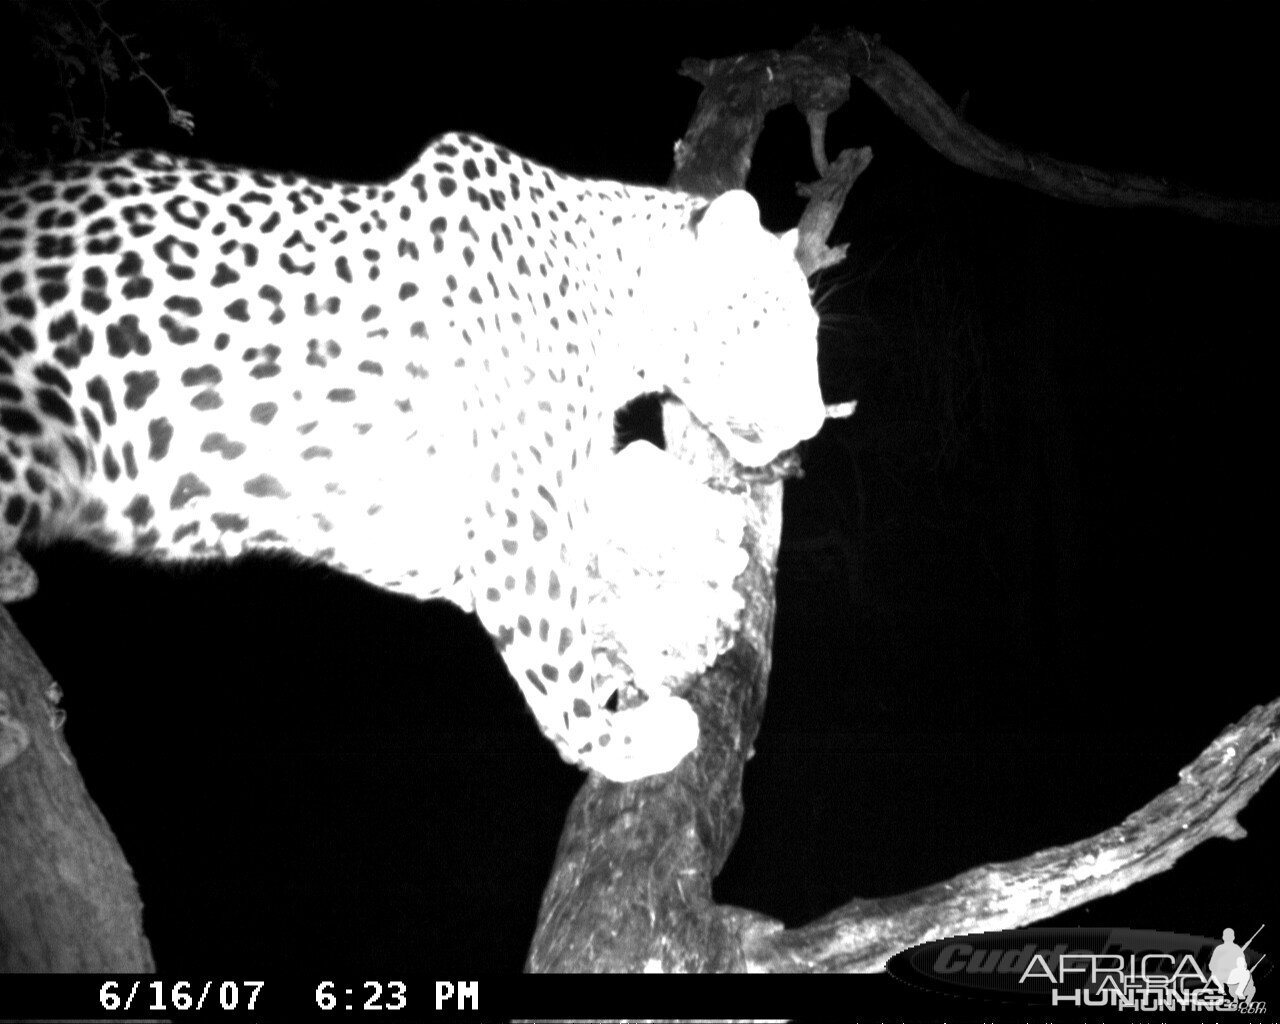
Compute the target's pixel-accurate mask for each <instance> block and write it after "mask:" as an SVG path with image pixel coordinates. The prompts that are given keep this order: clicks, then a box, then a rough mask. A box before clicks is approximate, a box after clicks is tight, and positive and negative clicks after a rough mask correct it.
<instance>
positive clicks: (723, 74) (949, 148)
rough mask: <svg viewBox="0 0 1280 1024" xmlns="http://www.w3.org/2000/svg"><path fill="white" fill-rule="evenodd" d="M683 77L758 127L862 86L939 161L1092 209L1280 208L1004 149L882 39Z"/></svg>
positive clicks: (1239, 217) (810, 48)
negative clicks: (749, 111)
mask: <svg viewBox="0 0 1280 1024" xmlns="http://www.w3.org/2000/svg"><path fill="white" fill-rule="evenodd" d="M681 73H682V74H685V75H687V76H688V77H690V78H693V79H696V80H697V81H699V82H702V83H703V84H708V83H711V82H715V83H716V84H717V88H718V90H720V91H723V92H726V93H727V94H728V95H729V96H730V97H731V99H730V101H729V102H730V105H731V106H732V107H733V108H734V110H735V113H736V114H737V117H738V122H739V123H741V122H742V121H743V120H745V119H744V118H743V117H742V115H741V114H740V113H738V109H739V108H741V107H742V105H743V104H744V102H745V98H746V97H749V96H754V97H756V98H757V99H758V100H759V102H760V103H761V104H762V106H761V113H760V116H761V117H763V115H764V113H766V112H767V111H768V110H772V109H774V108H775V107H778V106H782V105H785V104H786V103H795V104H796V106H797V107H799V108H800V110H801V111H802V112H804V113H805V114H806V116H809V117H813V116H814V115H815V114H822V115H825V114H827V113H829V112H830V111H832V110H834V109H836V108H837V107H839V106H840V105H841V104H842V103H843V102H844V100H845V99H846V98H847V97H848V92H849V87H850V80H851V79H852V78H857V79H858V80H859V81H861V82H862V83H863V84H864V85H865V86H867V87H868V88H869V89H871V90H872V91H873V92H874V93H875V94H876V95H877V96H879V97H880V99H881V100H882V101H883V102H884V103H885V104H886V105H887V106H888V107H889V109H890V110H892V111H893V112H894V113H895V114H896V115H897V116H898V117H899V118H900V119H901V120H902V121H903V123H905V124H906V125H907V126H908V127H910V128H911V129H912V130H913V131H915V132H916V134H918V135H919V136H920V138H921V139H923V140H924V141H925V142H926V143H927V144H928V145H929V146H930V147H931V148H932V149H933V150H934V151H935V152H937V153H939V154H940V155H941V156H943V157H945V158H946V159H948V160H950V161H951V162H952V163H954V164H957V165H958V166H960V167H964V168H966V169H968V170H971V171H974V172H976V173H978V174H982V175H984V176H986V177H989V178H997V179H1000V180H1002V181H1008V182H1012V183H1013V184H1016V185H1021V186H1022V187H1024V188H1029V189H1033V190H1034V191H1037V192H1043V193H1045V194H1046V195H1051V196H1054V197H1056V198H1058V199H1065V200H1067V201H1069V202H1074V203H1084V204H1087V205H1090V206H1107V207H1116V208H1136V207H1146V208H1150V209H1161V210H1176V211H1180V212H1182V213H1189V214H1192V215H1193V216H1196V217H1202V218H1204V219H1206V220H1212V221H1218V222H1221V223H1226V224H1242V225H1250V226H1266V227H1274V226H1276V225H1278V224H1280V202H1278V201H1275V200H1266V199H1258V200H1254V199H1235V198H1230V197H1226V196H1219V195H1214V194H1212V193H1208V192H1204V191H1202V190H1199V189H1195V188H1192V187H1190V186H1188V185H1185V184H1180V183H1178V182H1171V181H1166V180H1165V179H1163V178H1160V177H1155V176H1152V175H1144V174H1122V173H1118V172H1115V171H1106V170H1102V169H1100V168H1097V167H1091V166H1089V165H1087V164H1080V163H1072V162H1070V161H1067V160H1059V159H1058V158H1056V157H1053V156H1049V155H1047V154H1044V153H1032V152H1028V151H1027V150H1024V149H1020V148H1018V147H1017V146H1014V145H1010V144H1007V143H1004V142H1000V141H999V140H997V139H994V138H992V137H991V136H990V135H987V134H986V133H984V132H982V131H980V130H979V129H977V128H975V127H974V126H973V125H971V124H969V123H968V122H966V121H965V120H964V118H963V115H962V113H961V112H960V110H958V109H952V107H951V106H950V105H949V104H947V103H946V101H945V100H943V98H942V97H941V96H939V95H938V93H937V92H936V91H935V90H934V89H933V88H932V87H931V86H930V85H929V83H928V82H926V81H925V80H924V78H923V77H922V76H921V75H920V73H919V72H917V71H916V70H915V68H913V67H912V66H911V65H910V64H909V63H908V62H907V61H906V60H904V59H903V58H902V57H901V56H900V55H899V54H897V53H895V52H894V51H893V50H891V49H889V47H887V46H885V45H884V44H883V43H881V42H880V40H879V39H878V38H877V37H876V36H874V35H867V34H865V33H862V32H858V31H857V30H855V29H852V28H850V29H847V30H845V32H843V33H832V34H823V33H815V34H814V35H812V36H810V37H809V38H808V39H805V40H804V41H802V42H801V43H800V44H799V45H798V46H796V47H795V48H794V49H793V50H791V51H790V52H788V53H785V54H780V53H779V52H778V51H776V50H769V51H765V52H764V53H760V54H748V55H745V56H741V57H735V58H732V59H727V60H709V61H708V60H689V61H686V62H685V63H684V65H683V66H682V68H681ZM753 81H754V82H756V83H757V84H756V85H755V86H754V88H753V87H752V85H751V83H752V82H753ZM961 106H963V104H961ZM704 116H705V115H704ZM748 159H749V158H748ZM819 167H820V168H821V165H819Z"/></svg>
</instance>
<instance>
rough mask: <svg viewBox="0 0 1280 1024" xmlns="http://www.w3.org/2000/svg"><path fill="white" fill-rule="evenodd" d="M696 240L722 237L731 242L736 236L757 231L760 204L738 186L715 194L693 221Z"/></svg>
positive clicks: (729, 243) (758, 230) (724, 240)
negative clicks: (697, 218) (698, 217)
mask: <svg viewBox="0 0 1280 1024" xmlns="http://www.w3.org/2000/svg"><path fill="white" fill-rule="evenodd" d="M694 232H695V234H696V235H697V236H698V240H699V241H702V240H704V239H705V240H708V241H712V242H717V241H722V240H723V242H724V243H725V244H727V245H732V244H734V243H735V241H736V240H737V239H740V238H742V237H746V236H748V235H750V236H754V235H758V234H759V233H760V207H759V206H758V205H756V200H755V197H754V196H753V195H752V194H751V193H750V192H745V191H743V190H742V189H740V188H735V189H732V190H731V191H729V192H725V193H723V194H721V195H718V196H716V197H715V198H714V199H713V200H711V202H710V203H709V204H708V205H707V207H706V209H704V210H703V211H702V217H701V218H700V219H699V220H697V221H696V222H695V223H694Z"/></svg>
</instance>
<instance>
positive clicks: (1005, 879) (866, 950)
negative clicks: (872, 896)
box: [744, 699, 1280, 972]
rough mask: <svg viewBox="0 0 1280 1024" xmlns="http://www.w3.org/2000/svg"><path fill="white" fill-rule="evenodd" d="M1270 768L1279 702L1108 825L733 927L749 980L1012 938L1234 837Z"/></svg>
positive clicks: (1277, 740)
mask: <svg viewBox="0 0 1280 1024" xmlns="http://www.w3.org/2000/svg"><path fill="white" fill-rule="evenodd" d="M1277 768H1280V699H1277V700H1274V701H1272V702H1271V703H1270V704H1268V705H1266V706H1265V707H1256V708H1254V709H1253V710H1252V711H1250V712H1249V713H1248V714H1247V715H1245V716H1244V718H1242V719H1241V720H1240V721H1239V722H1237V723H1235V724H1234V725H1232V726H1230V727H1228V728H1227V729H1226V730H1224V731H1223V733H1222V734H1221V735H1220V736H1219V737H1218V738H1217V739H1216V740H1214V741H1213V742H1212V743H1211V744H1210V745H1209V746H1208V747H1207V748H1206V749H1205V751H1204V752H1203V753H1202V754H1201V755H1200V756H1199V757H1198V758H1196V760H1195V761H1193V762H1192V763H1191V764H1189V765H1187V766H1186V767H1185V768H1183V769H1182V770H1181V771H1180V772H1179V773H1178V784H1177V785H1176V786H1173V787H1172V788H1171V789H1168V790H1166V791H1165V792H1164V793H1162V794H1160V796H1158V797H1156V798H1155V799H1154V800H1152V801H1151V802H1150V803H1149V804H1147V805H1146V806H1145V807H1143V808H1141V809H1140V810H1137V811H1135V812H1134V813H1133V814H1131V815H1129V817H1127V818H1125V820H1124V821H1122V822H1121V823H1120V824H1119V825H1116V826H1115V827H1114V828H1109V829H1107V830H1106V831H1105V832H1101V833H1099V834H1098V835H1096V836H1091V837H1090V838H1088V839H1082V840H1080V841H1079V842H1076V843H1071V844H1069V845H1066V846H1057V847H1053V848H1052V849H1048V850H1041V851H1040V852H1038V853H1035V854H1032V855H1031V856H1030V857H1024V858H1023V859H1022V860H1016V861H1010V862H1008V863H1005V864H988V865H986V866H984V867H980V868H974V869H973V870H971V871H966V872H965V873H964V874H962V875H958V876H957V877H955V878H953V879H951V880H950V881H947V882H941V883H939V884H937V885H932V886H929V887H928V888H925V889H920V890H918V891H917V892H913V893H907V894H905V895H902V896H894V897H892V898H890V899H884V900H854V901H853V902H851V903H849V904H847V905H846V906H844V907H842V908H840V909H839V910H837V911H835V912H834V913H832V914H829V915H828V916H827V917H825V918H823V919H822V920H820V921H816V922H814V923H813V924H811V925H807V926H805V927H803V928H796V929H792V930H790V931H785V930H783V929H782V928H781V926H780V925H779V924H778V923H777V922H769V921H767V920H763V919H756V920H754V921H751V922H749V923H748V924H747V926H746V927H745V928H744V941H745V957H746V962H747V967H748V969H749V970H752V971H764V972H784V971H824V972H825V971H877V970H881V969H882V968H883V967H884V965H885V963H886V961H888V959H889V958H890V957H891V956H892V955H893V954H894V953H896V952H898V951H899V950H902V949H906V948H907V947H909V946H914V945H917V944H919V943H921V942H928V941H930V940H932V939H935V938H941V937H943V936H946V935H965V934H969V933H972V932H978V931H996V930H999V929H1004V928H1018V927H1021V926H1024V925H1027V924H1030V923H1032V922H1034V921H1040V920H1043V919H1044V918H1046V917H1051V916H1053V915H1055V914H1060V913H1062V912H1063V911H1065V910H1070V909H1071V908H1072V907H1078V906H1080V905H1082V904H1084V903H1088V902H1089V901H1090V900H1096V899H1099V898H1100V897H1102V896H1109V895H1111V894H1112V893H1117V892H1120V891H1122V890H1124V889H1127V888H1129V887H1130V886H1131V885H1135V884H1136V883H1138V882H1140V881H1142V880H1143V879H1145V878H1150V877H1151V876H1152V875H1157V874H1159V873H1160V872H1162V871H1168V870H1169V869H1170V868H1172V867H1173V865H1174V864H1175V863H1176V862H1177V861H1178V860H1179V859H1180V858H1181V857H1183V856H1185V855H1186V854H1188V853H1190V852H1191V851H1192V850H1193V849H1195V848H1196V847H1197V846H1199V845H1200V844H1201V843H1203V842H1205V841H1206V840H1208V839H1212V838H1214V837H1215V836H1221V837H1222V838H1224V839H1242V838H1244V835H1245V831H1244V829H1243V828H1241V827H1240V823H1239V822H1238V821H1237V820H1236V815H1237V814H1239V813H1240V811H1241V810H1242V809H1243V808H1244V806H1245V805H1246V804H1247V803H1248V802H1249V800H1250V799H1251V798H1252V796H1253V794H1254V793H1256V792H1257V791H1258V789H1260V788H1261V786H1262V784H1263V783H1264V782H1266V781H1267V779H1269V778H1270V777H1271V776H1272V775H1273V774H1275V772H1276V769H1277Z"/></svg>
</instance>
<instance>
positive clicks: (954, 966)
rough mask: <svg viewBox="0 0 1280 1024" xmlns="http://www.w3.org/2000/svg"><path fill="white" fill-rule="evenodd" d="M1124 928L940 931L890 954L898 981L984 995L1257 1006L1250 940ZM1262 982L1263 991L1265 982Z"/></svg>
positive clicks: (1226, 1008)
mask: <svg viewBox="0 0 1280 1024" xmlns="http://www.w3.org/2000/svg"><path fill="white" fill-rule="evenodd" d="M1261 931H1262V928H1261V927H1259V928H1258V930H1257V931H1255V932H1254V933H1253V935H1252V936H1251V937H1250V938H1249V940H1248V941H1246V942H1245V944H1244V945H1243V946H1240V945H1237V944H1236V941H1235V932H1234V931H1233V930H1232V929H1231V928H1226V929H1224V930H1223V932H1222V938H1221V939H1210V938H1206V937H1204V936H1201V935H1184V934H1181V933H1178V932H1155V931H1138V930H1136V929H1128V928H1088V929H1084V928H1081V929H1058V928H1023V929H1019V930H1017V931H1008V932H990V933H984V934H981V935H963V936H956V937H952V938H948V939H939V940H937V941H935V942H929V943H925V944H924V945H922V946H914V947H912V948H911V949H907V950H903V951H902V952H901V953H899V954H898V955H897V956H895V957H894V958H893V959H892V960H890V961H889V964H888V970H889V973H890V974H891V975H892V976H893V977H895V978H897V979H898V980H899V981H902V982H905V983H907V984H909V985H914V986H917V987H920V988H925V989H929V990H930V991H933V992H941V993H946V994H950V995H957V996H960V995H963V996H966V997H968V998H970V999H972V998H974V997H979V998H982V997H986V998H989V999H991V1000H992V1001H993V1002H996V1001H998V1002H1006V1003H1008V1002H1014V1003H1032V1004H1037V1005H1042V1006H1043V1005H1049V1006H1059V1007H1068V1006H1070V1007H1111V1008H1114V1009H1122V1010H1194V1011H1197V1012H1201V1013H1203V1012H1206V1011H1210V1012H1241V1013H1248V1014H1252V1015H1254V1016H1256V1015H1258V1014H1262V1013H1265V1012H1266V1002H1265V1001H1262V1000H1260V999H1259V998H1258V989H1259V984H1258V983H1259V980H1260V979H1261V978H1263V977H1264V976H1266V975H1268V974H1269V973H1270V972H1271V965H1270V963H1268V962H1266V960H1267V957H1266V954H1265V953H1263V952H1261V951H1260V950H1259V949H1258V948H1257V947H1256V946H1254V945H1253V940H1254V939H1256V938H1257V937H1258V934H1259V932H1261ZM1261 987H1262V988H1263V989H1264V995H1265V988H1266V983H1265V982H1263V983H1262V985H1261Z"/></svg>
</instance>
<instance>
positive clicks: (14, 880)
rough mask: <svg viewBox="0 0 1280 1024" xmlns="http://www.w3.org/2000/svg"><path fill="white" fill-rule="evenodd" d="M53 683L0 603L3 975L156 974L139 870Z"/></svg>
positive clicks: (0, 950) (0, 957) (0, 966)
mask: <svg viewBox="0 0 1280 1024" xmlns="http://www.w3.org/2000/svg"><path fill="white" fill-rule="evenodd" d="M52 686H53V680H52V679H51V678H50V676H49V673H48V671H46V669H45V667H44V666H43V665H42V664H41V663H40V660H39V659H38V658H37V657H36V654H35V652H34V651H33V650H32V649H31V646H30V645H29V644H28V643H27V642H26V640H25V639H24V638H23V636H22V634H21V633H19V632H18V629H17V627H16V626H15V625H14V624H13V619H12V618H10V617H9V613H8V612H7V611H5V610H4V609H3V608H0V974H7V973H13V972H18V971H30V972H46V971H96V972H103V973H106V972H141V971H154V970H155V963H154V961H153V960H152V957H151V947H150V946H149V945H148V944H147V940H146V937H145V936H144V935H143V933H142V901H141V900H140V899H139V898H138V888H137V885H136V884H135V882H134V879H133V872H132V871H130V870H129V865H128V863H127V862H126V861H125V859H124V853H123V852H122V851H121V849H120V844H119V843H117V842H116V838H115V836H114V835H113V834H112V832H111V828H110V826H108V825H107V822H106V819H105V818H104V817H103V816H102V812H101V811H99V810H98V808H97V806H96V805H95V804H94V802H93V800H92V799H91V798H90V796H89V793H88V791H87V790H86V789H85V785H84V780H83V779H82V778H81V777H80V772H79V771H78V770H77V768H76V763H75V760H74V759H73V758H72V757H71V754H70V752H69V751H68V749H67V745H66V743H65V742H64V740H63V736H62V733H61V732H60V730H59V729H57V728H56V723H57V718H56V717H55V715H56V708H55V705H54V702H51V701H50V700H49V699H48V697H47V694H48V693H50V692H51V687H52ZM6 705H7V710H6Z"/></svg>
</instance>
